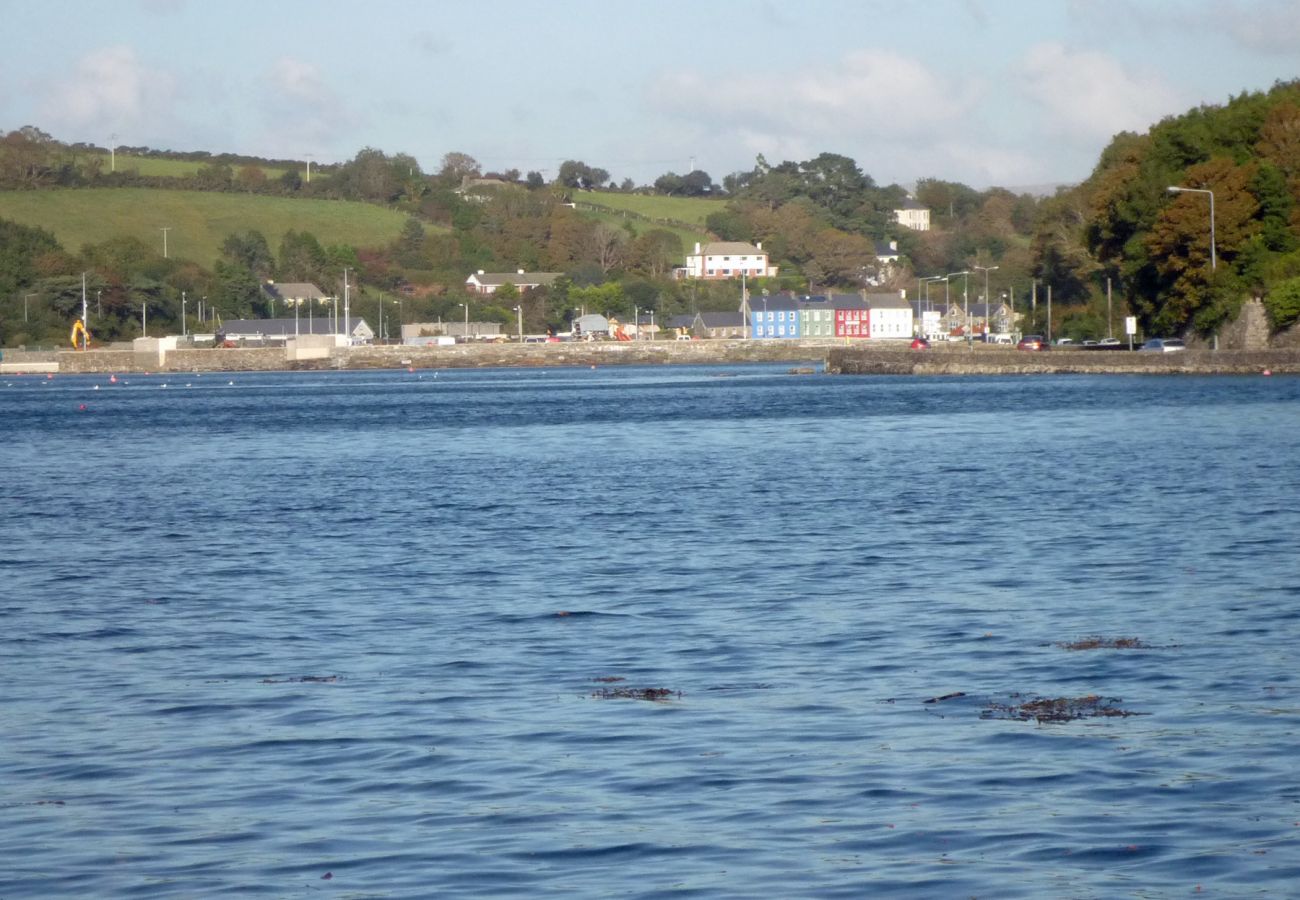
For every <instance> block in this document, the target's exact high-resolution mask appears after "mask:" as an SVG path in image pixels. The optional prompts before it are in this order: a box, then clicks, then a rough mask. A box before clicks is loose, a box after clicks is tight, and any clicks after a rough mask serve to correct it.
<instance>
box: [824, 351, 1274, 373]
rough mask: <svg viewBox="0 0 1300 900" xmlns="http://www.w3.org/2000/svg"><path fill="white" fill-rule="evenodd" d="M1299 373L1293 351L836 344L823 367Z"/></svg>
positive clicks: (867, 370)
mask: <svg viewBox="0 0 1300 900" xmlns="http://www.w3.org/2000/svg"><path fill="white" fill-rule="evenodd" d="M1266 370H1267V371H1269V372H1272V373H1275V374H1279V375H1281V374H1300V352H1297V351H1294V350H1217V351H1215V350H1185V351H1182V352H1178V353H1136V352H1130V351H1128V350H1059V349H1052V350H1049V351H1047V352H1041V353H1032V352H1027V351H1022V350H1003V349H998V348H992V347H977V348H976V349H974V350H966V349H961V350H957V349H948V348H944V349H939V350H921V351H916V350H881V349H876V348H867V347H848V348H835V349H832V350H830V351H829V352H828V353H827V355H826V371H827V372H828V373H830V374H835V375H1039V374H1049V375H1050V374H1090V375H1109V374H1115V375H1131V374H1146V375H1246V374H1258V373H1260V372H1263V371H1266Z"/></svg>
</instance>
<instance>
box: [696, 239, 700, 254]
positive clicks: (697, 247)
mask: <svg viewBox="0 0 1300 900" xmlns="http://www.w3.org/2000/svg"><path fill="white" fill-rule="evenodd" d="M695 255H696V256H699V255H700V242H699V241H696V242H695Z"/></svg>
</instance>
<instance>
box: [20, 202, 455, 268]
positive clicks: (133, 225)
mask: <svg viewBox="0 0 1300 900" xmlns="http://www.w3.org/2000/svg"><path fill="white" fill-rule="evenodd" d="M0 218H5V219H11V220H13V221H15V222H19V223H21V224H23V225H33V226H38V227H40V228H44V229H46V230H47V231H50V232H52V233H53V234H54V236H55V237H56V238H58V240H59V243H61V244H62V245H63V246H64V248H65V249H67V250H69V251H70V252H74V253H75V252H77V251H78V250H80V249H81V247H82V245H84V244H87V243H99V242H102V241H105V240H108V239H109V238H114V237H121V236H123V235H128V236H131V237H137V238H139V239H140V240H142V241H146V242H148V243H150V244H151V245H156V246H157V247H158V248H159V249H161V248H162V243H163V232H162V229H163V228H164V227H167V228H168V229H169V230H168V232H167V255H168V256H171V257H175V258H179V259H190V260H193V261H195V262H197V263H199V264H200V265H202V266H204V267H210V266H211V265H212V264H213V261H214V260H215V259H216V258H217V257H218V256H219V254H220V247H221V244H222V242H223V241H224V240H225V239H226V237H227V236H228V235H230V234H232V233H234V232H237V231H247V230H249V229H255V230H257V231H260V232H261V233H262V234H263V235H265V237H266V239H267V241H268V242H269V243H270V245H271V247H272V249H274V248H276V247H278V246H279V243H280V239H281V237H282V236H283V235H284V233H285V232H286V231H290V230H296V231H310V232H311V233H312V234H314V235H315V236H316V238H317V240H319V241H320V242H321V243H322V244H324V245H329V244H350V245H352V246H353V247H374V246H379V245H381V244H386V243H388V242H389V241H391V240H392V239H393V238H395V237H397V236H398V234H399V233H400V232H401V230H402V226H403V225H404V224H405V222H406V216H405V215H404V214H403V213H398V212H393V211H392V210H388V209H384V208H383V207H380V206H375V205H373V204H369V203H351V202H347V201H342V200H294V199H290V198H286V197H262V196H258V195H253V194H216V193H208V192H204V191H167V190H151V189H149V188H90V189H86V190H44V191H0ZM426 230H434V229H433V226H426Z"/></svg>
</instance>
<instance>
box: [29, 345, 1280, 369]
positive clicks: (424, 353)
mask: <svg viewBox="0 0 1300 900" xmlns="http://www.w3.org/2000/svg"><path fill="white" fill-rule="evenodd" d="M747 362H770V363H790V364H791V365H792V366H799V367H800V368H803V367H807V366H814V367H816V368H818V369H820V368H821V367H822V366H823V364H824V368H825V371H826V372H828V373H831V374H843V375H867V374H881V375H1034V374H1052V373H1081V374H1107V373H1114V374H1128V373H1147V374H1253V373H1259V372H1263V371H1265V370H1267V371H1270V372H1272V373H1274V374H1278V375H1282V374H1300V349H1293V348H1273V349H1261V350H1217V351H1216V350H1210V349H1198V348H1195V347H1194V348H1192V349H1189V350H1187V351H1184V352H1181V353H1133V352H1129V351H1128V350H1127V349H1125V350H1104V351H1098V350H1083V349H1075V350H1061V349H1053V350H1050V351H1047V352H1042V353H1028V352H1024V351H1018V350H1015V349H1013V348H1004V347H990V346H985V345H983V344H974V345H970V346H967V345H964V344H953V345H939V346H937V347H936V348H935V349H932V350H924V351H914V350H910V349H907V348H906V347H905V345H902V344H865V343H853V344H846V343H845V342H843V341H825V340H823V341H790V340H781V341H743V340H735V341H653V342H650V341H647V342H644V343H635V342H634V343H614V342H596V343H585V342H584V343H562V344H522V345H521V344H457V345H455V346H451V347H407V346H392V347H352V348H348V349H335V350H333V351H332V352H331V353H330V354H329V355H328V356H326V357H324V358H321V359H304V360H291V359H289V356H288V354H287V353H286V351H285V350H284V348H272V347H265V348H217V349H195V350H173V351H168V352H167V353H166V354H165V357H164V360H163V362H162V363H161V364H159V363H158V362H157V360H156V358H154V359H147V358H142V357H141V356H140V355H138V354H136V353H133V352H132V351H131V350H89V351H86V352H77V351H73V350H65V351H49V352H22V351H8V350H7V351H5V353H4V357H3V363H4V370H5V371H6V372H10V373H13V372H21V371H28V372H43V371H52V370H55V369H54V367H55V366H57V371H58V372H64V373H105V374H107V373H113V372H269V371H310V370H323V369H398V368H417V369H451V368H498V367H518V366H579V367H584V368H586V367H590V366H610V365H717V364H727V363H747Z"/></svg>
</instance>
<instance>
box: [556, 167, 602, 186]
mask: <svg viewBox="0 0 1300 900" xmlns="http://www.w3.org/2000/svg"><path fill="white" fill-rule="evenodd" d="M556 181H558V182H559V183H560V184H562V185H564V186H565V187H569V188H582V189H583V190H590V189H592V188H598V187H601V186H603V185H604V184H605V183H606V182H608V181H609V172H607V171H605V170H604V169H597V168H593V167H592V166H589V165H587V164H586V163H584V162H580V161H578V160H575V159H566V160H565V161H564V162H562V163H560V172H559V175H558V176H557V177H556Z"/></svg>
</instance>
